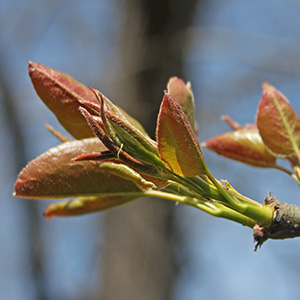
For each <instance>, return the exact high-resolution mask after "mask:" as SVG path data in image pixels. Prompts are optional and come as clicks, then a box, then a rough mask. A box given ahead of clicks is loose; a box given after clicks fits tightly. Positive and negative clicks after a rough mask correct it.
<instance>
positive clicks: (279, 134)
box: [256, 83, 300, 156]
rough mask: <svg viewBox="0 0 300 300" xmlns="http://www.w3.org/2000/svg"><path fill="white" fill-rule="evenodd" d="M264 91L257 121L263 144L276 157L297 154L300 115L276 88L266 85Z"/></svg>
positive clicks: (299, 137) (299, 141)
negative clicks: (299, 115)
mask: <svg viewBox="0 0 300 300" xmlns="http://www.w3.org/2000/svg"><path fill="white" fill-rule="evenodd" d="M264 91H266V92H265V94H264V95H263V97H262V99H261V101H260V103H259V106H258V112H257V119H256V124H257V128H258V130H259V134H260V135H261V137H262V140H263V142H264V143H265V145H266V146H267V147H268V149H269V150H270V151H271V152H273V153H274V154H276V155H280V156H288V155H291V154H293V153H297V152H298V150H299V143H300V121H299V117H298V115H297V114H296V112H295V111H294V109H293V108H292V106H291V105H290V103H289V101H288V100H287V99H286V97H285V96H283V95H282V94H281V93H280V92H279V91H278V90H276V89H275V88H274V87H272V86H270V85H268V84H266V83H265V85H264Z"/></svg>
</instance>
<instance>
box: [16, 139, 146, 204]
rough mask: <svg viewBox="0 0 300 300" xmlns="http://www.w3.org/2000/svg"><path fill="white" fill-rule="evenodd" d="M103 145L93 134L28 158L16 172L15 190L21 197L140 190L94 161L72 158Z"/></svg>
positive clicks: (48, 196) (89, 194) (43, 197)
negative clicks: (102, 169)
mask: <svg viewBox="0 0 300 300" xmlns="http://www.w3.org/2000/svg"><path fill="white" fill-rule="evenodd" d="M104 150H106V148H105V147H104V146H103V144H102V143H101V142H100V141H99V140H98V139H97V138H91V139H83V140H79V141H71V142H66V143H63V144H61V145H59V146H57V147H54V148H51V149H49V150H48V151H46V152H45V153H44V154H42V155H40V156H38V157H37V158H36V159H34V160H32V161H31V162H30V163H29V164H28V165H27V166H26V167H25V168H24V169H23V170H22V171H21V173H20V174H19V177H18V179H17V181H16V183H15V194H16V195H17V196H20V197H24V198H39V199H49V198H65V197H79V196H99V197H100V196H116V195H118V194H126V193H131V192H138V191H141V190H140V189H139V188H138V187H137V185H136V184H135V183H133V182H131V181H129V180H125V179H123V178H121V177H119V176H115V175H112V174H108V173H105V172H103V171H101V169H100V168H99V167H98V166H99V163H98V162H90V161H73V160H72V159H74V158H76V157H78V156H80V155H82V154H84V153H91V152H94V151H104Z"/></svg>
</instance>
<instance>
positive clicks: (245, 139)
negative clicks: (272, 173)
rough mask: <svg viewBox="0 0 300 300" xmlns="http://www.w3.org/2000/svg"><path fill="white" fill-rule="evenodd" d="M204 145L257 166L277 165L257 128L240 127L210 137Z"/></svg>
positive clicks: (268, 166)
mask: <svg viewBox="0 0 300 300" xmlns="http://www.w3.org/2000/svg"><path fill="white" fill-rule="evenodd" d="M203 146H205V147H207V148H208V149H210V150H212V151H214V152H216V153H218V154H220V155H222V156H225V157H228V158H231V159H234V160H237V161H240V162H243V163H246V164H249V165H251V166H255V167H263V168H270V167H274V166H275V165H276V156H274V155H272V154H271V153H270V152H269V151H268V150H267V148H266V147H265V144H264V143H263V141H262V139H261V137H260V135H259V133H258V131H257V130H255V129H239V130H235V131H231V132H227V133H224V134H222V135H219V136H216V137H214V138H211V139H209V140H208V141H206V142H205V143H203Z"/></svg>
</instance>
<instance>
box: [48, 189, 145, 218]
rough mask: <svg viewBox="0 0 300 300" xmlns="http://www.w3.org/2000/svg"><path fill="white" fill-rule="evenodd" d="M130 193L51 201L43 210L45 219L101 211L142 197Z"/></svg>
mask: <svg viewBox="0 0 300 300" xmlns="http://www.w3.org/2000/svg"><path fill="white" fill-rule="evenodd" d="M142 196H143V195H142V193H141V195H140V196H131V195H118V196H100V197H78V198H75V199H73V200H69V201H61V202H58V203H52V204H50V205H48V207H47V208H46V209H45V211H44V216H45V217H46V218H47V219H51V218H53V217H70V216H78V215H83V214H88V213H95V212H99V211H103V210H106V209H109V208H112V207H115V206H119V205H123V204H126V203H128V202H131V201H133V200H136V199H138V198H140V197H142Z"/></svg>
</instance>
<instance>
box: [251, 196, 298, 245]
mask: <svg viewBox="0 0 300 300" xmlns="http://www.w3.org/2000/svg"><path fill="white" fill-rule="evenodd" d="M264 204H265V205H267V206H271V207H273V209H274V213H273V220H272V224H271V226H270V227H268V228H265V227H262V226H260V225H255V226H254V228H253V237H254V241H256V242H257V243H256V245H255V250H257V248H258V247H261V245H262V244H263V243H264V242H265V241H266V240H268V239H287V238H294V237H298V236H300V207H299V206H296V205H292V204H287V203H282V202H280V201H278V200H277V199H276V197H275V196H273V195H272V194H270V195H269V196H268V197H267V198H266V199H265V203H264Z"/></svg>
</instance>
